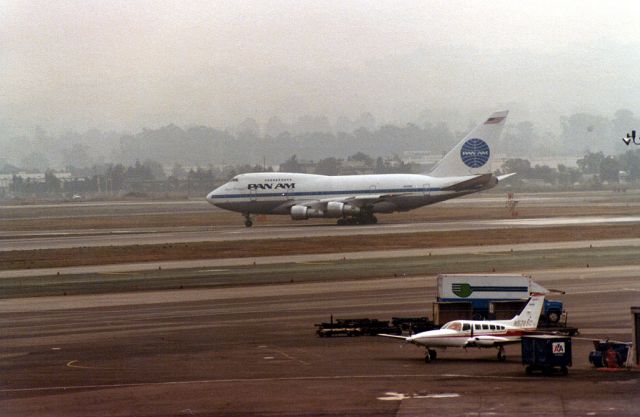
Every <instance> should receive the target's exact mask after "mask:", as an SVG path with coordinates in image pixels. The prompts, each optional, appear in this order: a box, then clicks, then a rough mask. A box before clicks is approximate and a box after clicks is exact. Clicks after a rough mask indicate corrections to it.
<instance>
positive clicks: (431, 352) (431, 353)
mask: <svg viewBox="0 0 640 417" xmlns="http://www.w3.org/2000/svg"><path fill="white" fill-rule="evenodd" d="M437 358H438V352H437V351H436V350H435V349H427V351H426V352H425V354H424V362H425V363H429V362H431V361H435V360H436V359H437Z"/></svg>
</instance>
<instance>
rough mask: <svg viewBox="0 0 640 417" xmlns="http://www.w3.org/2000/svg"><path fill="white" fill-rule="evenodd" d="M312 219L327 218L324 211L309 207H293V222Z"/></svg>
mask: <svg viewBox="0 0 640 417" xmlns="http://www.w3.org/2000/svg"><path fill="white" fill-rule="evenodd" d="M310 217H326V216H325V214H324V211H322V210H317V209H314V208H311V207H307V206H292V207H291V218H292V219H293V220H307V219H308V218H310Z"/></svg>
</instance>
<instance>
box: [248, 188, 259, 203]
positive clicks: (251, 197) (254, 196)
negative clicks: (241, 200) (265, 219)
mask: <svg viewBox="0 0 640 417" xmlns="http://www.w3.org/2000/svg"><path fill="white" fill-rule="evenodd" d="M257 198H258V190H256V189H255V188H252V189H250V190H249V200H251V201H256V199H257Z"/></svg>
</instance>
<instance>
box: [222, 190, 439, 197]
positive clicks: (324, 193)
mask: <svg viewBox="0 0 640 417" xmlns="http://www.w3.org/2000/svg"><path fill="white" fill-rule="evenodd" d="M440 190H441V189H440V188H410V189H407V188H398V189H373V190H345V191H342V190H338V191H304V192H303V191H300V192H295V191H294V192H287V191H286V190H285V189H283V192H281V193H260V192H256V193H250V194H220V195H216V196H214V198H247V197H281V196H283V195H287V196H327V195H340V196H342V195H345V194H387V193H407V192H411V193H418V192H420V193H424V192H433V191H440Z"/></svg>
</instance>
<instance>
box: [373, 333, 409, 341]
mask: <svg viewBox="0 0 640 417" xmlns="http://www.w3.org/2000/svg"><path fill="white" fill-rule="evenodd" d="M378 336H382V337H390V338H392V339H402V340H404V341H405V342H408V341H409V339H410V338H409V337H406V336H398V335H396V334H385V333H378Z"/></svg>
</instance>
